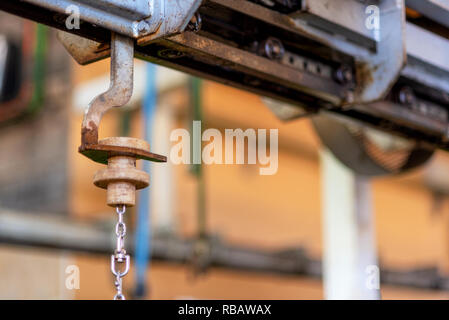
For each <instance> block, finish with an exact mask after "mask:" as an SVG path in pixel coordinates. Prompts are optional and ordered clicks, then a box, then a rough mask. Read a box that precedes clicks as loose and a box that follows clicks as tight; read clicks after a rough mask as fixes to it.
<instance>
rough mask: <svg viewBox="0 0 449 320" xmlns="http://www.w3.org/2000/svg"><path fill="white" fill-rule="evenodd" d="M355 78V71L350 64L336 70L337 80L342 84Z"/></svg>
mask: <svg viewBox="0 0 449 320" xmlns="http://www.w3.org/2000/svg"><path fill="white" fill-rule="evenodd" d="M353 78H354V77H353V72H352V69H351V68H350V67H349V66H346V65H343V66H341V67H340V68H338V69H337V71H335V80H337V81H338V82H339V83H341V84H348V83H350V82H351V81H352V80H353Z"/></svg>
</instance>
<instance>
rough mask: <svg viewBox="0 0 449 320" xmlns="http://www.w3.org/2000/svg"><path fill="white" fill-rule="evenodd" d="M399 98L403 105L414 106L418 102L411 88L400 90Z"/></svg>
mask: <svg viewBox="0 0 449 320" xmlns="http://www.w3.org/2000/svg"><path fill="white" fill-rule="evenodd" d="M397 97H398V100H399V103H401V104H405V105H414V104H415V102H416V97H415V94H414V92H413V89H412V88H410V87H402V88H400V89H399V92H398V95H397Z"/></svg>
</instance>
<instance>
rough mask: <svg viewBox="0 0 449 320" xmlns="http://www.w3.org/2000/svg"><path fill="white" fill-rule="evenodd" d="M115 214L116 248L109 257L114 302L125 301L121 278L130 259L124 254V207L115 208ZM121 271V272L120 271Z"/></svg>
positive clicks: (126, 271)
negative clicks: (114, 293)
mask: <svg viewBox="0 0 449 320" xmlns="http://www.w3.org/2000/svg"><path fill="white" fill-rule="evenodd" d="M116 212H117V214H118V222H117V224H116V225H115V234H116V235H117V248H116V249H115V251H114V254H113V255H111V271H112V274H113V275H114V276H115V282H114V285H115V288H116V290H117V294H116V295H115V296H114V300H125V296H124V295H123V292H122V280H123V279H122V278H123V277H124V276H126V274H127V273H128V271H129V260H130V257H129V255H128V254H126V250H125V248H124V247H125V235H126V225H125V222H124V221H123V215H124V214H125V212H126V206H124V205H123V206H117V207H116ZM123 264H124V265H125V266H124V267H123V266H122V268H119V269H117V265H123ZM121 269H123V270H121Z"/></svg>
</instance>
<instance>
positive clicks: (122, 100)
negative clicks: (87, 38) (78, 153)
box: [81, 33, 134, 147]
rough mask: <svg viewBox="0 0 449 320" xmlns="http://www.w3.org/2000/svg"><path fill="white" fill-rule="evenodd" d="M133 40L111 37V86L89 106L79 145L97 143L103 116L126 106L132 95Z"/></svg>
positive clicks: (120, 36) (115, 35)
mask: <svg viewBox="0 0 449 320" xmlns="http://www.w3.org/2000/svg"><path fill="white" fill-rule="evenodd" d="M133 59H134V40H133V39H131V38H128V37H126V36H122V35H119V34H117V33H112V35H111V83H110V86H109V89H108V90H107V91H106V92H104V93H102V94H100V95H98V96H97V97H96V98H95V99H94V100H92V102H91V103H90V104H89V106H88V108H87V109H86V112H85V114H84V120H83V124H82V128H81V146H82V147H83V146H87V145H95V144H97V143H98V127H99V125H100V121H101V118H102V117H103V115H104V113H105V112H106V111H108V110H109V109H111V108H113V107H121V106H123V105H125V104H126V103H128V101H129V100H130V99H131V96H132V93H133V76H134V61H133Z"/></svg>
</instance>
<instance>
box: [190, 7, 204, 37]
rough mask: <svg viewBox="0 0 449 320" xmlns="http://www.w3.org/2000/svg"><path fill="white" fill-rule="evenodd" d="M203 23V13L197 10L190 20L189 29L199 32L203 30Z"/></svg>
mask: <svg viewBox="0 0 449 320" xmlns="http://www.w3.org/2000/svg"><path fill="white" fill-rule="evenodd" d="M202 24H203V20H202V18H201V15H200V14H199V13H198V12H197V13H195V14H194V15H193V17H192V19H190V22H189V24H188V25H187V30H189V31H192V32H198V31H200V30H201V26H202Z"/></svg>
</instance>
